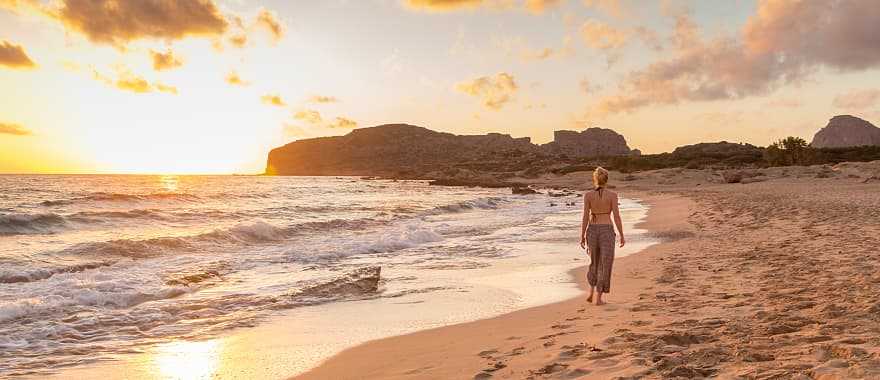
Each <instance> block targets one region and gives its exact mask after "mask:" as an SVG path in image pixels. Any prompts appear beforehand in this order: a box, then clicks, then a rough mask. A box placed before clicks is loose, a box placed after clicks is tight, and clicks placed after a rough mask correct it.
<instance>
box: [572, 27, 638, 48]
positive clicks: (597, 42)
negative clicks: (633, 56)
mask: <svg viewBox="0 0 880 380" xmlns="http://www.w3.org/2000/svg"><path fill="white" fill-rule="evenodd" d="M581 37H583V39H584V42H585V43H586V44H587V46H589V47H591V48H593V49H599V50H612V49H618V48H621V47H623V46H625V45H626V43H627V41H629V33H627V32H626V31H624V30H622V29H617V28H615V27H613V26H611V25H608V24H605V23H603V22H601V21H597V20H587V22H585V23H584V24H583V25H582V26H581Z"/></svg>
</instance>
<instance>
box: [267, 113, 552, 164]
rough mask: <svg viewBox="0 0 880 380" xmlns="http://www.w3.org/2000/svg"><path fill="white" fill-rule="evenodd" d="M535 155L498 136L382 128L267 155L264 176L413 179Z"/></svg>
mask: <svg viewBox="0 0 880 380" xmlns="http://www.w3.org/2000/svg"><path fill="white" fill-rule="evenodd" d="M536 149H537V147H536V146H535V145H534V144H532V143H531V140H530V139H529V138H528V137H523V138H513V137H510V136H509V135H503V134H499V133H490V134H487V135H472V136H458V135H454V134H451V133H443V132H435V131H432V130H429V129H427V128H422V127H417V126H414V125H409V124H386V125H380V126H376V127H370V128H360V129H355V130H353V131H351V132H350V133H348V134H347V135H345V136H337V137H320V138H314V139H306V140H299V141H294V142H292V143H290V144H287V145H284V146H282V147H279V148H275V149H273V150H272V151H270V152H269V159H268V162H267V164H266V173H267V174H277V175H414V176H418V175H419V174H420V173H424V172H426V171H431V170H439V169H442V168H443V167H444V164H447V163H450V162H453V161H455V162H461V161H474V160H478V159H480V158H481V157H484V156H487V155H489V156H491V155H500V154H504V153H505V152H531V151H535V150H536Z"/></svg>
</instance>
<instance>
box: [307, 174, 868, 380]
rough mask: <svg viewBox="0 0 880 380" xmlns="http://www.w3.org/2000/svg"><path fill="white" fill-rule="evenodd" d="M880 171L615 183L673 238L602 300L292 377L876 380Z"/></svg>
mask: <svg viewBox="0 0 880 380" xmlns="http://www.w3.org/2000/svg"><path fill="white" fill-rule="evenodd" d="M878 169H880V162H874V163H867V164H846V165H838V166H835V167H830V166H817V167H797V168H774V169H768V170H760V171H751V172H747V173H745V174H746V176H745V177H747V178H750V179H751V180H749V181H746V182H750V183H747V184H740V183H736V184H727V183H722V182H723V181H722V179H721V178H722V176H721V175H719V173H717V172H713V171H709V170H705V171H704V170H685V169H665V170H658V171H651V172H644V173H637V174H633V175H624V174H620V173H614V174H613V178H612V179H613V180H615V179H616V180H617V181H616V182H615V183H616V184H617V187H618V191H619V192H620V193H621V194H622V195H623V196H626V197H636V198H641V199H642V200H644V201H646V202H648V203H649V204H650V205H651V207H652V208H651V210H650V211H649V213H648V218H647V220H646V221H645V223H643V225H641V226H640V227H641V228H646V229H649V230H651V231H652V232H653V233H654V234H656V236H658V237H660V238H662V239H663V241H664V242H663V243H661V244H658V245H655V246H652V247H650V248H648V249H646V250H644V251H642V252H639V253H637V254H634V255H632V256H628V257H625V258H621V259H619V260H617V261H616V262H615V270H614V277H613V279H612V293H611V294H610V295H609V296H608V299H607V300H608V302H609V303H608V305H605V306H593V305H589V304H587V303H586V302H585V299H584V298H585V296H584V297H580V298H577V299H573V300H569V301H565V302H560V303H556V304H551V305H546V306H541V307H536V308H532V309H527V310H521V311H517V312H514V313H511V314H507V315H503V316H499V317H496V318H491V319H486V320H481V321H476V322H471V323H465V324H460V325H454V326H449V327H443V328H438V329H433V330H427V331H421V332H417V333H414V334H409V335H404V336H398V337H391V338H386V339H382V340H378V341H373V342H370V343H367V344H364V345H361V346H358V347H354V348H351V349H349V350H346V351H344V352H342V353H340V354H339V355H336V356H334V357H333V358H331V359H329V360H328V361H326V362H325V363H324V364H323V365H321V366H320V367H318V368H316V369H314V370H312V371H310V372H308V373H306V374H303V375H301V376H299V377H297V378H301V379H497V378H513V379H522V378H534V379H539V378H557V379H573V378H583V379H608V378H615V377H620V378H700V377H718V378H742V379H790V378H793V379H811V378H821V379H837V378H865V379H880V248H878V247H880V179H878V177H880V170H878ZM587 176H588V173H571V174H569V175H566V176H562V177H546V178H538V179H534V180H531V181H532V182H533V183H536V184H540V185H545V186H562V187H582V186H583V184H584V183H586V179H587V178H588V177H587ZM574 236H576V232H574ZM572 244H577V242H576V241H575V239H574V238H573V240H572ZM574 275H575V276H577V278H578V279H579V280H581V281H583V277H584V276H583V275H584V273H583V269H581V270H579V271H577V272H576V273H574Z"/></svg>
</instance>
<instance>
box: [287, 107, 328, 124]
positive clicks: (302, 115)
mask: <svg viewBox="0 0 880 380" xmlns="http://www.w3.org/2000/svg"><path fill="white" fill-rule="evenodd" d="M293 118H294V119H296V120H302V121H304V122H306V123H309V124H313V125H318V124H321V123H322V122H323V121H324V119H322V118H321V113H320V112H318V111H315V110H300V111H297V112H296V113H294V114H293Z"/></svg>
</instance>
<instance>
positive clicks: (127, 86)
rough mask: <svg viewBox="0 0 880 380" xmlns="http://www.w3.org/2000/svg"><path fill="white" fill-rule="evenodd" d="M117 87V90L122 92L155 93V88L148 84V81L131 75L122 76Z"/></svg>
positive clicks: (117, 82) (117, 81)
mask: <svg viewBox="0 0 880 380" xmlns="http://www.w3.org/2000/svg"><path fill="white" fill-rule="evenodd" d="M115 85H116V88H118V89H120V90H125V91H131V92H137V93H147V92H151V91H153V86H150V83H149V82H147V80H146V79H144V78H142V77H139V76H136V75H134V74H130V73H129V74H124V75H120V77H119V78H117V79H116V83H115Z"/></svg>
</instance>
